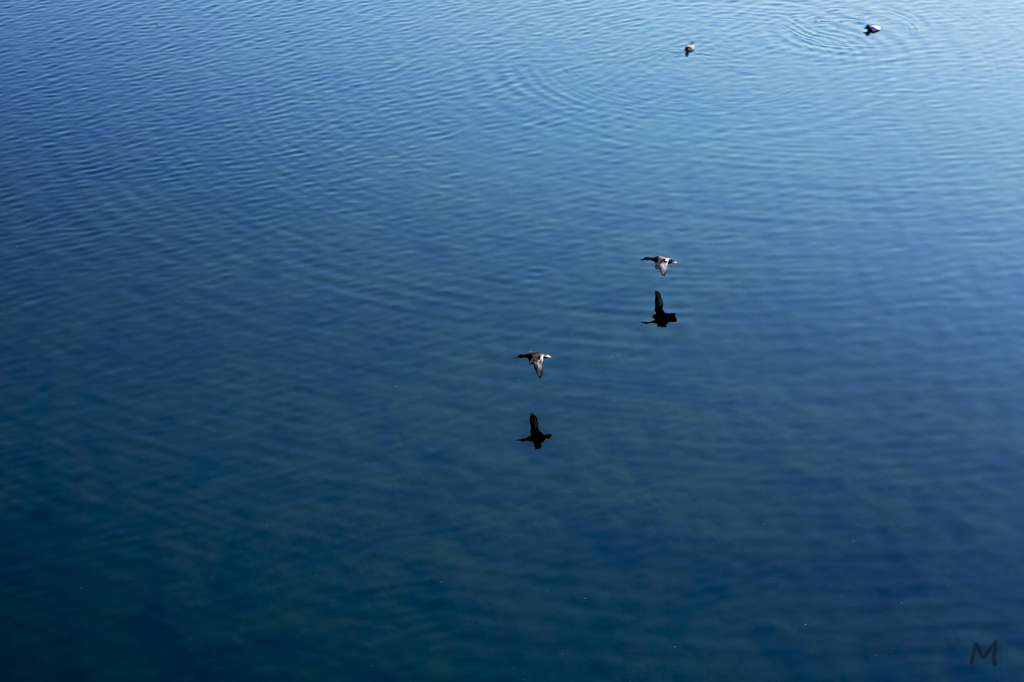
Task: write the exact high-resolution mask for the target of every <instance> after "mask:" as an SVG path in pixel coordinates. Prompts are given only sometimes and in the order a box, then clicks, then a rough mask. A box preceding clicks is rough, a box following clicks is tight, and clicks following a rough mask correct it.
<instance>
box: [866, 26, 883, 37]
mask: <svg viewBox="0 0 1024 682" xmlns="http://www.w3.org/2000/svg"><path fill="white" fill-rule="evenodd" d="M881 30H882V27H881V26H876V25H874V24H868V25H867V26H865V27H864V35H867V34H869V33H878V32H879V31H881Z"/></svg>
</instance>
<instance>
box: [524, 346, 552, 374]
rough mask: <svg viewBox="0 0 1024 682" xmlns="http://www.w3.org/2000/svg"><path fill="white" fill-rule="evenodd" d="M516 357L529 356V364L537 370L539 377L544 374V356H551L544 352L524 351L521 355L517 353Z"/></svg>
mask: <svg viewBox="0 0 1024 682" xmlns="http://www.w3.org/2000/svg"><path fill="white" fill-rule="evenodd" d="M516 357H517V358H529V360H530V364H531V365H533V368H534V369H535V370H537V378H538V379H540V378H541V377H542V376H544V360H545V359H546V358H550V357H551V356H550V355H545V354H544V353H538V352H537V351H533V352H532V353H525V354H523V355H517V356H516Z"/></svg>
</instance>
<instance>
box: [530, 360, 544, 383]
mask: <svg viewBox="0 0 1024 682" xmlns="http://www.w3.org/2000/svg"><path fill="white" fill-rule="evenodd" d="M530 362H531V363H533V368H534V369H536V370H537V378H538V379H540V378H541V377H542V376H544V358H542V357H539V356H538V357H535V358H533V359H532V360H530Z"/></svg>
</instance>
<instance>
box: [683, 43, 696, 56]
mask: <svg viewBox="0 0 1024 682" xmlns="http://www.w3.org/2000/svg"><path fill="white" fill-rule="evenodd" d="M683 49H685V50H686V54H687V55H689V54H690V53H691V52H693V51H694V50H696V49H697V48H696V47H694V43H690V44H689V45H687V46H686V47H685V48H683Z"/></svg>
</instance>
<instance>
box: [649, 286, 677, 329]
mask: <svg viewBox="0 0 1024 682" xmlns="http://www.w3.org/2000/svg"><path fill="white" fill-rule="evenodd" d="M675 321H676V314H675V313H666V312H665V303H664V301H662V300H661V292H660V291H655V292H654V319H653V320H648V321H646V322H644V324H652V323H653V324H656V325H658V326H659V327H665V326H668V323H669V322H675Z"/></svg>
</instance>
